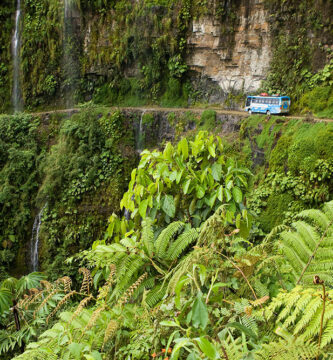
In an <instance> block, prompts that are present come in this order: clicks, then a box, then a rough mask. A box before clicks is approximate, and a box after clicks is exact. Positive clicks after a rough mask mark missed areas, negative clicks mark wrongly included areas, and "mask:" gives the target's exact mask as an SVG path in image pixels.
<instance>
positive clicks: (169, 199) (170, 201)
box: [162, 195, 176, 218]
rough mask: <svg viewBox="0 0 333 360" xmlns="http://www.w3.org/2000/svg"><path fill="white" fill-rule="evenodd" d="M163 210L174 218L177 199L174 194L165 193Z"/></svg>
mask: <svg viewBox="0 0 333 360" xmlns="http://www.w3.org/2000/svg"><path fill="white" fill-rule="evenodd" d="M162 210H163V211H164V212H165V213H166V214H167V215H168V216H169V217H170V218H173V217H174V216H175V213H176V207H175V201H174V198H173V196H171V195H165V197H164V200H163V204H162Z"/></svg>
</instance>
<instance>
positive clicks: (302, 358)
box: [255, 339, 318, 360]
mask: <svg viewBox="0 0 333 360" xmlns="http://www.w3.org/2000/svg"><path fill="white" fill-rule="evenodd" d="M317 354H318V346H317V344H314V343H311V342H307V343H304V341H303V340H301V339H297V340H296V341H286V340H280V341H279V342H271V343H269V344H265V345H262V349H261V350H259V351H257V352H256V355H255V359H256V360H290V359H293V360H313V359H314V358H315V357H316V356H317Z"/></svg>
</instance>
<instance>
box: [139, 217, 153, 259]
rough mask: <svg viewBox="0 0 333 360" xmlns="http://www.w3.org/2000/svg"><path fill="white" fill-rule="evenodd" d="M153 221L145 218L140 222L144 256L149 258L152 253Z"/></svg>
mask: <svg viewBox="0 0 333 360" xmlns="http://www.w3.org/2000/svg"><path fill="white" fill-rule="evenodd" d="M152 223H153V221H152V220H151V218H149V217H147V218H146V219H145V220H143V222H142V243H143V246H144V248H145V252H146V254H147V255H148V256H149V257H150V258H151V257H152V256H153V253H154V232H153V229H152Z"/></svg>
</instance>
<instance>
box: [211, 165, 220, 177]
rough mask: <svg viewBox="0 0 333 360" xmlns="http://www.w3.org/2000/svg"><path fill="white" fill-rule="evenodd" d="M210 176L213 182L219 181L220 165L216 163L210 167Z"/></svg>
mask: <svg viewBox="0 0 333 360" xmlns="http://www.w3.org/2000/svg"><path fill="white" fill-rule="evenodd" d="M212 175H213V178H214V180H216V181H220V179H221V176H222V165H221V164H218V163H214V164H213V166H212Z"/></svg>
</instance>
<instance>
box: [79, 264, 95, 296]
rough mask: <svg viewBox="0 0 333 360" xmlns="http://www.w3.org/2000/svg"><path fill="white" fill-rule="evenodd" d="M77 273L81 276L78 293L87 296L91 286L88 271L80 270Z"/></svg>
mask: <svg viewBox="0 0 333 360" xmlns="http://www.w3.org/2000/svg"><path fill="white" fill-rule="evenodd" d="M79 273H80V274H83V280H82V284H81V289H80V293H83V294H87V295H89V292H90V287H91V286H92V283H93V281H92V277H91V274H90V271H89V270H88V269H86V268H80V269H79Z"/></svg>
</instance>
